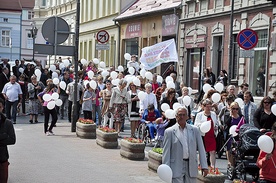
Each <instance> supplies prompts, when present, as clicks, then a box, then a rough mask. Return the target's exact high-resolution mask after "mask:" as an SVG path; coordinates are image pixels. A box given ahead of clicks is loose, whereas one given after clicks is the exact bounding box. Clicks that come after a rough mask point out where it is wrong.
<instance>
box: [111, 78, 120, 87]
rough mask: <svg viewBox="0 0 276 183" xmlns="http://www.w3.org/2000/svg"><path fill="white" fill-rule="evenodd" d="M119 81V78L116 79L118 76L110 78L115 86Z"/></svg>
mask: <svg viewBox="0 0 276 183" xmlns="http://www.w3.org/2000/svg"><path fill="white" fill-rule="evenodd" d="M119 82H120V79H118V78H117V79H112V81H111V83H112V84H113V85H115V86H117V85H118V84H119Z"/></svg>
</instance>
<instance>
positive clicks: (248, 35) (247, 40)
mask: <svg viewBox="0 0 276 183" xmlns="http://www.w3.org/2000/svg"><path fill="white" fill-rule="evenodd" d="M237 42H238V44H239V46H240V47H241V48H243V49H245V50H250V49H252V48H254V47H255V46H256V45H257V43H258V35H257V33H256V32H255V31H254V30H252V29H243V30H242V31H241V32H240V33H239V34H238V36H237Z"/></svg>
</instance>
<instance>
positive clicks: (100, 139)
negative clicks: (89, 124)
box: [96, 129, 118, 149]
mask: <svg viewBox="0 0 276 183" xmlns="http://www.w3.org/2000/svg"><path fill="white" fill-rule="evenodd" d="M96 135H97V138H96V143H97V144H98V145H99V146H102V147H103V148H106V149H116V148H117V147H118V132H104V131H102V130H100V129H97V130H96Z"/></svg>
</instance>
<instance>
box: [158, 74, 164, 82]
mask: <svg viewBox="0 0 276 183" xmlns="http://www.w3.org/2000/svg"><path fill="white" fill-rule="evenodd" d="M157 82H159V83H162V82H163V78H162V76H159V75H158V76H157Z"/></svg>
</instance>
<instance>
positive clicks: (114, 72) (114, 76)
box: [110, 71, 118, 79]
mask: <svg viewBox="0 0 276 183" xmlns="http://www.w3.org/2000/svg"><path fill="white" fill-rule="evenodd" d="M110 76H111V78H112V79H116V78H117V76H118V73H117V72H116V71H112V72H111V73H110Z"/></svg>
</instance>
